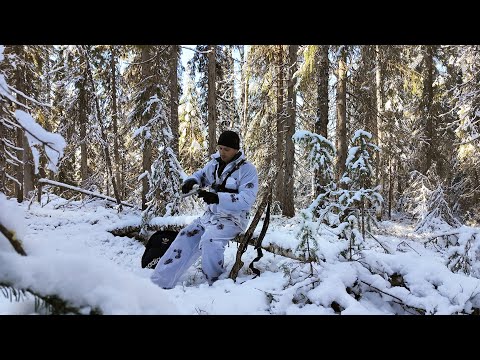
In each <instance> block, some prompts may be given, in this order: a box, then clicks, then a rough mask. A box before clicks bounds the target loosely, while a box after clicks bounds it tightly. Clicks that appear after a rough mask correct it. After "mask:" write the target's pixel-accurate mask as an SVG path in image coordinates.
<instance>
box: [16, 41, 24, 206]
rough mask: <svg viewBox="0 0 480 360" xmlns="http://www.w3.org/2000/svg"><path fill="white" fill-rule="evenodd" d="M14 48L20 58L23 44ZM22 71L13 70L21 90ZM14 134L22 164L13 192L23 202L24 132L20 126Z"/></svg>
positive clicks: (22, 82)
mask: <svg viewBox="0 0 480 360" xmlns="http://www.w3.org/2000/svg"><path fill="white" fill-rule="evenodd" d="M14 48H15V50H14V52H15V53H16V55H17V56H18V57H19V58H21V54H22V52H23V45H19V46H15V47H14ZM22 75H23V74H22V71H21V69H20V66H18V67H17V69H16V71H15V87H16V88H17V89H18V90H20V91H22V92H23V90H24V88H23V87H24V81H23V76H22ZM18 101H19V102H22V103H23V102H24V100H23V99H22V98H18ZM16 135H17V143H16V146H17V147H18V148H21V149H22V150H17V159H18V160H20V161H22V164H18V165H17V181H18V183H15V193H16V196H17V201H18V202H19V203H21V202H23V197H24V196H23V194H24V190H23V189H24V171H25V169H24V166H23V162H24V161H25V160H24V155H23V153H24V152H25V146H26V144H25V141H24V139H25V132H24V130H23V129H22V128H17V129H16Z"/></svg>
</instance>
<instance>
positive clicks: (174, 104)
mask: <svg viewBox="0 0 480 360" xmlns="http://www.w3.org/2000/svg"><path fill="white" fill-rule="evenodd" d="M177 68H178V45H171V46H170V127H171V129H172V135H173V142H172V150H173V153H174V154H175V156H176V157H177V159H178V158H179V152H178V151H179V150H178V139H179V134H178V75H177Z"/></svg>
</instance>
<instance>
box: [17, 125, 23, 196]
mask: <svg viewBox="0 0 480 360" xmlns="http://www.w3.org/2000/svg"><path fill="white" fill-rule="evenodd" d="M16 133H17V134H16V135H17V143H16V146H17V148H20V149H21V150H20V149H19V150H17V159H18V160H20V161H21V160H22V159H23V139H24V137H25V136H24V134H23V133H24V131H23V129H22V128H17V130H16ZM17 181H18V183H17V182H15V195H16V196H17V201H18V202H19V203H21V202H23V164H17Z"/></svg>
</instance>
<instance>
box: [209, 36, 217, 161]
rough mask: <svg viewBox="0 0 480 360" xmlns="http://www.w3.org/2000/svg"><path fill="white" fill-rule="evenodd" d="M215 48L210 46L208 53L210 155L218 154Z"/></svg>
mask: <svg viewBox="0 0 480 360" xmlns="http://www.w3.org/2000/svg"><path fill="white" fill-rule="evenodd" d="M215 46H216V45H210V46H209V50H210V52H209V53H208V98H207V103H208V153H209V154H213V153H215V152H216V147H217V91H216V79H217V75H216V55H215Z"/></svg>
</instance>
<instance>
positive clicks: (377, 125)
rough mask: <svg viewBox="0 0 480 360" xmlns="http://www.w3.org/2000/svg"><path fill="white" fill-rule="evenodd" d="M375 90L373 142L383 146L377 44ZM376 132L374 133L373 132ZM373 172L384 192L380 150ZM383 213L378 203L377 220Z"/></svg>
mask: <svg viewBox="0 0 480 360" xmlns="http://www.w3.org/2000/svg"><path fill="white" fill-rule="evenodd" d="M375 90H376V91H375V92H376V97H375V98H376V103H377V116H376V121H375V122H374V127H373V142H374V143H376V144H377V145H378V146H380V147H382V146H383V132H382V131H383V122H382V116H383V78H382V57H381V49H380V46H379V45H376V46H375ZM375 132H376V133H375ZM375 158H376V159H375V165H376V169H375V174H376V182H377V184H380V185H381V190H380V192H384V189H385V177H384V175H383V173H384V171H383V167H384V166H383V161H382V159H383V154H381V153H380V152H379V153H377V154H376V156H375ZM382 213H383V206H382V205H380V206H379V207H378V208H377V210H376V214H375V216H376V218H377V220H381V219H382Z"/></svg>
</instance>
